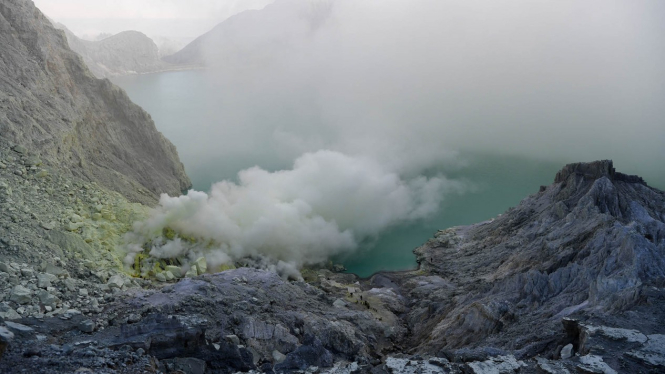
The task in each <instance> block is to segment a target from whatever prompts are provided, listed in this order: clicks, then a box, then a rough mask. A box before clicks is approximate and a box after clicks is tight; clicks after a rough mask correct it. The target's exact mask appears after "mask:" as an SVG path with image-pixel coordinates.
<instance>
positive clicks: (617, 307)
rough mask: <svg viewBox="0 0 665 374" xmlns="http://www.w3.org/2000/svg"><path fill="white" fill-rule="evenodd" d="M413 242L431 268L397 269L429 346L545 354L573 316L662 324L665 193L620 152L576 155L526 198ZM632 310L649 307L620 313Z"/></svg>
mask: <svg viewBox="0 0 665 374" xmlns="http://www.w3.org/2000/svg"><path fill="white" fill-rule="evenodd" d="M414 253H416V255H417V257H418V261H419V263H420V268H421V270H423V271H424V272H425V273H427V274H428V275H427V276H417V277H408V276H407V277H403V276H398V277H394V278H396V279H399V280H400V282H401V286H402V288H403V289H404V290H405V291H406V292H407V294H408V295H409V296H410V298H411V300H413V305H412V306H411V310H410V312H409V313H408V316H407V317H406V318H407V320H408V322H409V324H410V326H411V329H412V331H413V333H414V334H413V337H412V339H413V340H412V342H411V343H410V344H411V345H413V346H416V347H418V348H417V349H418V350H419V351H422V352H429V353H437V352H444V351H445V350H449V349H456V348H461V347H477V346H481V345H482V346H487V345H489V346H495V347H501V348H503V349H509V350H512V351H517V352H518V353H519V354H521V355H524V356H533V355H535V354H543V353H547V352H551V351H554V349H555V348H556V346H557V344H559V343H560V336H559V335H560V331H561V327H560V324H561V319H562V318H563V317H567V316H578V317H579V316H584V318H589V317H590V316H593V317H594V318H597V319H598V320H599V321H600V322H602V323H607V322H608V321H614V322H615V323H616V322H617V321H618V320H621V323H620V326H618V327H624V328H635V329H638V330H645V331H648V332H652V333H659V334H661V333H663V332H665V330H663V329H664V327H663V325H662V324H661V325H658V323H656V321H657V320H661V321H663V320H665V313H664V311H663V309H662V307H661V308H660V309H659V308H657V307H656V305H661V306H662V301H659V300H661V299H659V298H662V295H663V287H664V286H665V194H664V193H663V192H662V191H658V190H655V189H652V188H650V187H648V186H646V184H645V183H644V182H643V181H642V179H641V178H639V177H634V176H626V175H623V174H620V173H616V172H615V171H614V168H613V167H612V162H611V161H599V162H593V163H580V164H571V165H567V166H566V167H564V168H563V169H562V170H561V171H560V172H559V173H558V174H557V177H556V179H555V183H554V184H553V185H552V186H549V187H547V188H545V189H544V190H542V191H541V192H539V193H538V194H536V195H532V196H529V197H528V198H526V199H525V200H523V201H522V202H521V203H520V205H519V206H518V207H516V208H514V209H511V210H509V211H508V212H506V213H505V214H503V215H501V216H499V217H497V218H496V219H493V220H491V221H488V222H483V223H479V224H476V225H472V226H466V227H457V228H452V229H448V230H444V231H440V232H438V233H437V234H436V236H435V238H434V239H432V240H430V241H429V242H428V243H427V244H425V245H424V246H422V247H420V248H417V249H416V250H414ZM647 295H652V296H650V297H649V296H647ZM656 295H660V296H656ZM645 303H646V304H647V305H653V308H651V309H650V308H646V309H645V308H643V306H644V305H645ZM640 308H642V309H640ZM631 310H632V311H635V310H640V313H644V315H643V316H642V317H640V318H630V319H625V318H624V319H620V318H619V319H617V316H624V315H626V313H628V311H631ZM647 310H648V312H647ZM638 315H641V314H638Z"/></svg>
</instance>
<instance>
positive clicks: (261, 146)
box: [113, 71, 649, 277]
mask: <svg viewBox="0 0 665 374" xmlns="http://www.w3.org/2000/svg"><path fill="white" fill-rule="evenodd" d="M113 82H114V83H116V84H117V85H119V86H120V87H122V88H123V89H124V90H125V91H126V92H127V94H128V95H129V97H130V98H131V99H132V100H133V101H134V102H135V103H137V104H138V105H140V106H141V107H143V108H144V109H145V110H146V111H147V112H148V113H150V115H151V116H152V118H153V120H154V121H155V124H156V126H157V128H158V130H160V131H161V132H162V133H163V134H164V135H165V136H166V137H167V138H168V139H169V140H171V142H173V143H174V144H175V146H176V147H177V149H178V153H179V155H180V158H181V160H182V162H183V163H184V165H185V169H186V171H187V173H188V175H189V176H190V178H191V179H192V183H193V188H194V189H196V190H200V191H208V190H209V189H210V186H211V184H212V183H215V182H218V181H221V180H231V181H236V180H237V173H238V172H239V171H241V170H244V169H247V168H250V167H253V166H260V167H261V168H263V169H265V170H269V171H275V170H283V169H290V168H291V166H292V164H293V160H294V157H293V155H290V154H284V153H283V152H281V151H280V150H279V149H276V148H275V147H273V146H272V144H271V132H270V131H265V132H261V131H257V129H256V126H254V127H247V126H245V124H244V123H242V121H240V120H238V119H237V118H236V117H234V116H233V115H232V114H229V113H233V112H234V109H235V108H227V107H225V105H226V103H225V101H224V98H223V97H224V96H223V95H220V87H218V86H217V85H216V84H215V83H214V82H211V81H210V80H209V79H208V77H207V76H206V74H204V73H203V72H202V71H180V72H169V73H158V74H147V75H132V76H125V77H118V78H114V79H113ZM227 94H228V93H227ZM252 121H254V123H260V122H261V121H265V123H266V128H274V127H275V123H272V122H273V121H277V122H279V121H285V119H284V117H283V116H282V117H280V116H272V115H271V113H261V112H260V110H259V111H258V112H257V113H253V114H252ZM277 125H279V124H277ZM245 130H246V131H247V132H248V134H247V135H246V138H244V139H246V143H247V144H244V145H243V144H237V143H239V141H238V139H243V135H242V134H243V131H245ZM259 130H260V129H259ZM308 131H316V129H314V130H312V129H309V130H308ZM227 135H228V136H227ZM324 135H325V134H324ZM296 157H297V155H296ZM460 157H461V158H462V159H464V161H465V165H464V167H449V168H445V167H443V166H442V168H441V170H438V171H441V172H443V173H444V174H445V175H446V177H448V178H452V179H462V180H465V181H466V182H468V183H469V184H470V185H471V186H472V187H473V188H470V189H468V190H467V191H466V192H465V193H463V194H451V195H449V196H447V198H446V199H444V202H443V204H442V207H441V209H440V211H439V212H438V213H437V214H436V215H435V216H433V217H430V218H429V219H424V220H420V221H416V222H412V223H409V224H406V225H402V226H398V227H392V228H389V229H388V230H386V231H384V232H383V233H382V234H381V235H380V236H379V237H377V238H375V239H374V240H371V241H367V242H365V243H363V244H362V247H361V248H360V250H359V251H357V252H355V253H354V254H353V255H351V256H346V257H341V258H335V259H333V260H334V261H335V262H337V263H342V264H343V265H344V266H345V267H346V268H347V270H348V271H349V272H352V273H355V274H358V275H360V276H363V277H366V276H369V275H371V274H373V273H375V272H377V271H381V270H388V271H396V270H406V269H413V268H415V267H416V265H417V264H416V262H415V256H414V255H413V253H412V250H413V249H414V248H416V247H418V246H420V245H422V244H424V243H425V242H426V241H427V240H428V239H429V238H431V237H432V235H433V234H434V233H435V232H436V231H437V230H440V229H445V228H448V227H451V226H457V225H467V224H472V223H477V222H482V221H485V220H488V219H491V218H493V217H495V216H497V215H498V214H501V213H503V212H505V211H506V210H507V209H508V208H510V207H512V206H516V205H517V204H518V203H519V202H520V200H521V199H523V198H525V197H526V196H528V195H530V194H534V193H536V192H538V189H539V187H540V186H541V185H549V184H551V183H552V182H553V179H554V176H555V174H556V172H557V171H558V170H559V169H561V167H562V166H563V161H560V162H552V161H543V160H535V159H529V158H525V157H518V156H511V155H498V154H478V153H472V154H464V153H462V154H461V155H460ZM578 161H590V160H578ZM616 164H617V160H615V165H616ZM618 169H619V171H622V172H628V173H629V172H631V170H622V169H620V168H618ZM643 176H644V175H643ZM644 177H647V176H644ZM647 181H648V182H649V180H648V179H647Z"/></svg>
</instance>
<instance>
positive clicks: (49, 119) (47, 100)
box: [0, 0, 191, 204]
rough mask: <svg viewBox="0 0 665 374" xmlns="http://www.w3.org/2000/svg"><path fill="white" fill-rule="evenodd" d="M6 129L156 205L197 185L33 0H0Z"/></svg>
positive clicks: (0, 116)
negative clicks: (163, 196)
mask: <svg viewBox="0 0 665 374" xmlns="http://www.w3.org/2000/svg"><path fill="white" fill-rule="evenodd" d="M0 46H2V58H1V59H0V134H2V136H3V137H5V138H7V139H8V140H10V141H12V142H14V143H17V144H19V145H24V146H27V148H29V149H38V150H39V151H40V152H41V155H40V157H41V160H42V161H43V162H44V163H45V164H49V165H51V166H54V167H58V168H60V169H62V170H67V171H70V172H71V173H72V174H73V175H75V176H78V177H82V178H85V179H88V180H91V181H96V182H98V183H100V184H102V185H104V186H106V187H108V188H110V189H113V190H115V191H118V192H120V193H121V194H123V195H125V196H126V197H128V198H129V199H130V200H132V201H138V202H144V203H148V204H152V203H154V202H155V201H156V199H157V197H158V196H159V194H160V193H164V192H165V193H169V194H172V195H177V194H179V193H180V192H181V191H183V190H185V189H187V188H188V187H189V186H190V185H191V183H190V181H189V179H188V178H187V176H186V174H185V172H184V168H183V165H182V163H181V162H180V161H179V159H178V154H177V151H176V149H175V147H174V146H173V145H172V144H171V143H170V142H169V141H168V140H167V139H165V138H164V136H162V134H161V133H159V132H158V131H157V130H156V128H155V125H154V123H153V122H152V120H151V119H150V116H149V115H148V114H147V113H146V112H145V111H143V110H142V109H141V108H140V107H138V106H137V105H135V104H133V103H132V102H131V101H130V100H129V98H128V97H127V95H126V94H125V92H124V91H122V90H121V89H120V88H118V87H115V86H114V85H113V84H111V83H110V82H109V81H108V80H98V79H95V78H94V77H93V76H92V75H91V74H90V72H89V70H88V69H87V67H86V66H85V64H84V63H83V61H82V60H81V58H80V57H79V56H78V55H77V54H76V53H74V52H72V51H71V50H70V49H69V47H68V46H67V41H66V39H65V37H64V34H63V32H61V31H58V30H55V29H54V28H53V26H52V25H51V23H50V22H49V21H48V20H47V19H46V18H45V17H44V16H43V15H42V14H41V13H40V12H39V10H38V9H36V8H35V6H34V5H33V4H32V2H31V1H27V0H7V1H3V2H2V3H1V4H0Z"/></svg>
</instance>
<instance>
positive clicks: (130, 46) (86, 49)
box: [54, 23, 177, 78]
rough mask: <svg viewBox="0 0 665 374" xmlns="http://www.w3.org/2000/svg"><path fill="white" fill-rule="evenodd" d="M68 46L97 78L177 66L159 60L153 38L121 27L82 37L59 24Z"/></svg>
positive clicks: (58, 26)
mask: <svg viewBox="0 0 665 374" xmlns="http://www.w3.org/2000/svg"><path fill="white" fill-rule="evenodd" d="M54 26H55V27H56V28H58V29H60V30H63V31H64V32H65V36H67V42H68V44H69V47H70V48H71V49H72V50H73V51H74V52H76V53H78V54H79V55H81V57H83V61H84V62H85V63H86V65H87V66H88V68H89V69H90V71H91V72H92V73H93V74H94V75H95V76H96V77H97V78H108V77H115V76H120V75H128V74H144V73H153V72H160V71H167V70H172V69H176V68H177V67H176V66H173V65H171V64H168V63H166V62H164V61H162V60H160V56H159V49H158V48H157V45H156V44H155V42H154V41H153V40H152V39H150V38H149V37H148V36H147V35H145V34H143V33H141V32H139V31H131V30H130V31H123V32H120V33H118V34H115V35H112V36H109V37H108V38H104V39H102V40H97V41H90V40H83V39H81V38H79V37H77V36H76V35H74V33H72V32H71V31H70V30H69V29H67V27H65V26H64V25H62V24H58V23H54Z"/></svg>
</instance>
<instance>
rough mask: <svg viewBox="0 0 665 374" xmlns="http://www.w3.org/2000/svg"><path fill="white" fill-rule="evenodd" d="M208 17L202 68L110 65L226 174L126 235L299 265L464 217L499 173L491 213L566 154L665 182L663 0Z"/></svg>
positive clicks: (339, 7)
mask: <svg viewBox="0 0 665 374" xmlns="http://www.w3.org/2000/svg"><path fill="white" fill-rule="evenodd" d="M221 30H222V31H223V32H221V33H217V34H216V35H213V36H210V37H208V38H207V40H206V41H205V42H204V43H203V45H204V46H205V49H204V51H203V52H204V53H203V54H204V56H205V58H206V63H207V65H208V69H206V70H205V71H196V72H181V73H170V74H159V75H153V76H141V77H125V78H119V79H117V80H116V82H117V83H118V84H120V85H121V86H122V87H124V88H125V89H126V90H127V91H128V92H129V94H130V96H131V97H132V99H134V100H135V101H137V102H138V103H139V104H140V105H142V106H144V107H145V108H146V109H147V110H148V111H149V112H150V113H151V114H152V115H153V117H154V118H155V120H156V122H157V126H158V128H160V129H161V130H162V131H163V132H164V133H165V135H167V136H168V137H169V138H170V139H172V140H173V141H174V143H175V144H176V145H177V146H178V149H179V152H180V154H181V156H182V158H183V161H184V162H185V164H186V167H187V170H188V173H189V174H190V175H191V176H192V178H193V180H194V181H195V187H196V188H197V189H200V190H203V191H208V190H209V189H210V188H209V187H210V183H212V182H214V181H217V180H223V179H226V180H227V181H226V182H223V183H220V184H217V185H214V186H213V187H212V189H211V192H210V193H209V194H202V193H197V192H192V193H190V195H188V196H186V197H181V198H166V197H165V198H164V199H163V200H162V204H161V207H160V208H159V209H158V210H157V211H156V212H155V215H154V216H153V217H152V219H151V220H150V221H148V222H146V223H145V225H144V226H143V227H142V228H137V234H140V235H139V236H142V237H150V236H154V235H157V234H156V233H157V232H159V230H160V228H161V227H162V226H169V227H174V228H178V230H179V231H181V232H182V233H183V234H186V235H195V236H198V237H202V238H206V239H207V240H212V241H214V242H215V246H213V247H215V248H214V250H212V252H211V253H216V254H219V253H223V254H224V255H225V256H227V257H228V258H225V257H223V256H217V257H216V258H217V259H218V260H219V261H221V262H224V261H229V260H231V259H237V258H239V257H242V256H247V255H252V256H265V257H267V258H269V259H273V260H275V261H281V262H282V263H283V264H287V265H284V266H287V267H288V266H291V267H298V266H301V265H303V264H308V263H314V262H318V261H320V260H323V259H326V258H328V257H329V256H331V255H340V254H345V253H346V254H349V253H355V251H356V250H357V249H358V248H361V247H362V248H365V250H366V251H370V252H372V251H373V252H372V253H374V255H375V258H376V255H377V254H380V253H382V252H381V248H383V247H382V246H383V244H385V243H383V242H384V241H385V238H387V237H390V235H388V236H386V233H387V232H392V233H393V234H392V235H397V234H396V233H397V232H399V231H400V230H407V231H408V230H411V231H409V232H418V235H423V233H422V232H421V231H419V230H422V229H423V228H425V229H427V230H429V234H428V235H426V236H425V237H423V238H421V239H419V241H420V242H423V241H424V240H426V239H427V237H428V236H429V235H431V230H430V229H431V227H430V226H428V222H429V223H431V222H436V223H437V224H444V223H446V222H449V221H445V220H444V219H443V218H441V217H444V216H445V215H446V214H447V213H446V209H447V207H448V209H450V207H451V206H453V207H454V209H456V210H457V211H458V213H460V214H461V215H462V216H463V215H464V210H465V208H464V207H463V206H455V204H456V202H458V201H467V202H468V204H469V205H468V206H474V205H475V206H476V207H475V208H474V209H479V208H478V207H477V205H478V204H477V202H475V201H474V199H476V198H474V196H476V197H477V199H480V200H483V199H484V198H483V197H482V196H485V197H487V196H492V195H491V194H489V195H482V194H481V195H478V194H479V191H480V192H482V191H492V190H493V188H494V189H495V190H496V191H497V193H496V195H495V196H496V198H497V199H498V200H501V199H503V204H500V205H498V206H493V205H492V204H491V203H486V205H488V208H487V209H485V210H483V209H482V207H481V208H480V210H478V211H482V212H484V213H483V214H487V215H489V216H485V217H483V218H482V219H487V218H490V217H491V215H493V214H497V213H500V212H501V210H500V209H502V208H500V206H505V204H506V203H507V204H512V205H514V204H515V203H516V201H515V198H516V197H515V196H514V195H511V194H517V193H520V195H517V196H518V197H517V199H519V197H524V196H525V195H526V193H529V192H530V193H533V192H536V191H537V190H536V189H534V188H532V187H536V186H537V185H539V184H549V183H551V178H553V176H554V175H553V173H554V172H555V171H556V169H557V168H558V167H560V166H561V165H563V164H564V163H565V162H571V161H591V160H595V159H605V158H611V159H614V160H615V165H616V166H617V169H618V170H619V171H622V172H627V173H635V174H640V175H641V176H643V177H644V178H645V179H646V180H647V182H649V183H650V184H652V185H656V186H659V187H661V188H662V187H664V186H665V174H664V173H663V171H662V166H661V165H662V161H661V160H663V159H665V147H663V145H664V144H665V106H664V105H663V104H662V103H663V99H664V98H665V74H663V66H665V37H664V35H665V4H663V3H662V2H660V1H639V2H626V1H585V2H579V1H474V0H472V1H464V2H452V1H417V0H416V1H408V2H407V1H378V0H377V1H375V0H363V1H350V0H337V1H296V0H278V1H276V2H275V3H274V4H271V5H269V6H267V7H266V8H265V9H263V10H260V11H252V12H246V13H241V14H239V15H237V16H235V17H232V18H230V19H229V20H227V21H226V22H225V24H224V27H222V28H221ZM479 155H482V156H479ZM255 165H256V166H258V168H253V169H250V170H246V171H243V172H242V173H241V174H240V176H239V177H234V176H235V174H236V173H237V172H238V171H239V170H241V169H245V168H249V167H252V166H255ZM490 166H492V167H490ZM493 167H494V168H499V169H501V170H503V171H505V173H504V172H502V173H499V174H498V175H493V174H492V170H493ZM502 168H503V169H502ZM508 172H510V173H513V174H506V173H508ZM525 175H526V176H527V177H525ZM502 178H503V179H502ZM521 178H524V180H522V179H521ZM505 179H513V180H515V181H522V183H521V186H523V187H528V188H529V189H527V190H526V193H524V191H522V190H520V189H519V188H517V189H516V188H515V184H511V183H506V181H505ZM536 179H537V180H536ZM543 179H544V180H543ZM493 183H494V184H496V186H495V187H493V186H492V184H493ZM488 193H489V192H488ZM478 196H481V197H478ZM464 199H467V200H464ZM440 206H442V207H443V211H440V210H439V207H440ZM490 206H491V209H490ZM503 209H505V208H503ZM490 214H491V215H490ZM447 217H450V216H447ZM474 218H477V217H474ZM462 221H463V220H462ZM286 222H290V223H289V224H288V225H284V223H286ZM456 223H470V222H460V221H456V222H454V223H453V224H456ZM444 227H445V226H444ZM444 227H436V228H444ZM313 228H314V229H313ZM317 230H318V231H317ZM405 235H406V236H409V235H407V234H405ZM398 237H399V235H398V236H396V237H394V238H393V240H392V242H394V243H398V242H399V239H398ZM377 238H378V239H377ZM377 240H378V241H377ZM366 243H371V245H369V246H368V245H366ZM377 243H378V244H377ZM382 243H383V244H382ZM167 244H168V243H165V245H167ZM416 244H417V242H416ZM404 245H407V244H404ZM413 246H415V244H413V245H412V246H411V248H405V249H404V252H406V253H407V255H406V256H408V255H410V254H409V251H410V250H411V249H412V247H413ZM368 247H371V248H374V249H367V248H368ZM161 248H162V247H159V246H157V247H156V248H155V249H154V253H155V254H157V255H158V254H160V250H161ZM167 249H168V250H173V245H172V244H170V245H169V247H168V248H167ZM178 250H180V251H181V253H180V254H184V255H186V254H187V253H189V252H190V251H194V252H196V253H197V255H198V254H201V253H203V252H205V251H204V250H202V249H196V248H181V249H178ZM164 251H166V250H164ZM197 251H198V252H197ZM390 251H392V250H390ZM390 251H389V252H390ZM391 253H392V252H391ZM203 254H205V253H203ZM169 255H170V254H169ZM209 256H211V257H212V255H209ZM360 257H362V255H360ZM388 257H389V256H388ZM400 258H406V257H400ZM396 261H397V260H396ZM401 261H402V260H399V261H397V262H400V263H399V264H394V267H392V268H399V267H404V265H403V263H402V262H401ZM349 263H353V260H349ZM411 264H412V263H411ZM411 264H409V265H411ZM382 267H390V266H389V265H386V264H379V266H376V268H373V269H372V270H378V268H382Z"/></svg>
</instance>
